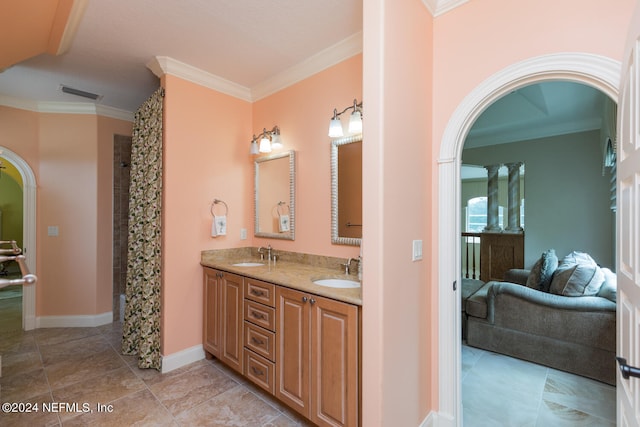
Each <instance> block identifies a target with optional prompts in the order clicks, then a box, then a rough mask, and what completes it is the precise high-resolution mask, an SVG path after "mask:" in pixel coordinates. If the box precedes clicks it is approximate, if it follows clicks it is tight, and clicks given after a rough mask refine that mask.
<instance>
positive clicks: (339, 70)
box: [244, 55, 367, 268]
mask: <svg viewBox="0 0 640 427" xmlns="http://www.w3.org/2000/svg"><path fill="white" fill-rule="evenodd" d="M354 98H356V99H357V100H358V102H360V101H362V55H356V56H354V57H352V58H349V59H347V60H345V61H343V62H341V63H339V64H337V65H335V66H333V67H331V68H329V69H327V70H324V71H322V72H320V73H318V74H315V75H313V76H311V77H309V78H307V79H305V80H303V81H301V82H298V83H296V84H294V85H292V86H290V87H288V88H285V89H283V90H281V91H279V92H277V93H275V94H273V95H271V96H268V97H266V98H264V99H261V100H259V101H256V102H255V103H254V104H253V127H252V129H251V132H249V133H248V134H247V135H246V136H245V138H244V141H245V142H246V143H245V144H244V145H246V150H247V152H248V150H249V144H248V143H249V140H250V137H251V134H254V133H255V134H258V133H260V132H262V129H263V128H267V129H271V128H272V127H273V126H274V125H278V126H279V127H280V132H281V136H282V142H283V144H284V148H283V150H292V149H293V150H295V151H296V175H297V176H296V212H295V215H296V217H295V227H296V229H295V233H296V234H295V235H296V239H295V240H294V241H291V240H276V239H265V238H254V239H253V244H254V245H255V246H265V245H267V244H271V246H273V247H274V248H276V250H278V249H280V250H285V251H295V252H303V253H309V254H316V255H328V256H335V257H342V258H349V257H356V256H358V253H359V249H358V247H355V246H345V245H334V244H332V243H331V162H330V161H331V139H330V138H329V137H328V136H327V133H328V131H329V119H330V118H331V117H332V115H333V109H334V108H337V109H338V111H342V110H343V109H344V108H345V107H348V106H349V105H353V99H354ZM363 102H364V103H363V110H364V119H363V122H366V121H367V100H366V99H365V100H364V101H363ZM344 116H348V113H345V114H344ZM366 143H367V142H366V140H365V142H364V144H366ZM336 268H339V267H338V266H337V267H336Z"/></svg>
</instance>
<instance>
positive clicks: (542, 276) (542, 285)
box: [527, 249, 558, 292]
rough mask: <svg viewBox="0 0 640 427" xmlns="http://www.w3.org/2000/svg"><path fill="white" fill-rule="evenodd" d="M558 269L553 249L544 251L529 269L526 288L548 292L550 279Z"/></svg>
mask: <svg viewBox="0 0 640 427" xmlns="http://www.w3.org/2000/svg"><path fill="white" fill-rule="evenodd" d="M556 268H558V257H557V256H556V251H555V250H554V249H549V250H546V251H544V252H543V253H542V256H541V257H540V259H539V260H538V261H536V263H535V264H534V265H533V268H531V273H529V277H527V287H528V288H533V289H536V290H538V291H542V292H549V286H550V285H551V278H552V277H553V273H554V272H555V271H556Z"/></svg>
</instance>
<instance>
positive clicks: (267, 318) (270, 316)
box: [244, 300, 276, 331]
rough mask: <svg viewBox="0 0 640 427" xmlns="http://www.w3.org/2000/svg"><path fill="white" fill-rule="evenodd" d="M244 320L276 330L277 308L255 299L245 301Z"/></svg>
mask: <svg viewBox="0 0 640 427" xmlns="http://www.w3.org/2000/svg"><path fill="white" fill-rule="evenodd" d="M244 320H246V321H249V322H251V323H253V324H256V325H258V326H262V327H263V328H265V329H269V330H270V331H275V330H276V329H275V327H276V310H275V309H274V308H272V307H267V306H266V305H262V304H258V303H256V302H253V301H247V300H245V301H244Z"/></svg>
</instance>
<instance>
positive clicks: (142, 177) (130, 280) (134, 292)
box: [122, 89, 164, 370]
mask: <svg viewBox="0 0 640 427" xmlns="http://www.w3.org/2000/svg"><path fill="white" fill-rule="evenodd" d="M163 96H164V91H163V89H158V90H157V91H156V92H155V93H154V94H153V95H151V97H150V98H149V99H148V100H147V101H146V102H145V103H144V104H142V106H140V108H138V111H136V113H135V116H134V123H133V135H132V142H131V172H130V173H131V178H130V179H131V180H130V185H129V234H128V238H129V242H128V250H127V288H126V293H125V294H126V300H125V311H124V323H123V326H122V331H123V336H122V353H123V354H128V355H138V357H139V359H138V367H140V368H155V369H158V370H159V369H160V368H161V365H162V359H161V353H160V296H161V286H162V280H161V255H162V247H161V237H162V233H161V231H162V227H161V226H162V224H161V212H162V98H163Z"/></svg>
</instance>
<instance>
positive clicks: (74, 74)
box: [0, 0, 604, 148]
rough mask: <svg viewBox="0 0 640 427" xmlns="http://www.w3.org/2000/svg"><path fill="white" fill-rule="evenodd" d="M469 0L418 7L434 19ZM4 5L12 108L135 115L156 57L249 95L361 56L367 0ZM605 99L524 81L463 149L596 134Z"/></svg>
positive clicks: (78, 0)
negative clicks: (26, 104) (74, 107)
mask: <svg viewBox="0 0 640 427" xmlns="http://www.w3.org/2000/svg"><path fill="white" fill-rule="evenodd" d="M466 1H467V0H423V3H424V4H425V6H426V8H427V9H428V10H429V12H430V13H431V14H432V15H434V16H435V17H436V19H437V17H438V16H439V15H441V14H443V13H446V12H447V11H449V10H451V9H452V8H454V7H457V6H459V5H460V4H462V3H464V2H466ZM2 11H3V13H2V14H0V38H1V39H2V40H17V41H19V42H17V43H13V44H11V43H3V44H2V45H1V46H0V69H3V71H0V104H5V105H9V104H10V103H8V102H7V100H15V99H19V100H26V101H33V102H37V103H39V105H40V104H42V103H87V102H91V103H94V104H96V105H99V106H106V107H109V108H113V109H119V110H123V111H125V112H133V111H135V110H136V109H137V108H138V106H139V105H140V104H142V102H144V100H145V99H146V98H148V97H149V95H150V94H151V93H152V92H153V91H154V90H155V89H157V87H158V86H159V80H158V78H157V77H156V75H155V74H154V72H152V70H151V69H153V66H152V65H150V64H151V63H152V62H154V60H155V61H157V58H160V57H162V58H170V59H171V60H172V61H175V63H178V64H182V65H185V64H186V65H188V66H190V67H192V68H193V69H194V70H195V69H197V70H199V71H200V72H202V73H205V74H207V75H209V76H212V77H215V78H216V79H219V80H221V81H224V82H229V83H230V84H233V85H236V86H237V87H240V88H244V89H246V93H248V94H249V95H248V96H247V97H246V98H247V99H248V100H250V101H253V100H256V99H259V98H260V97H261V96H266V94H269V90H271V92H274V91H275V90H278V89H281V88H282V87H285V86H286V85H287V84H291V83H293V82H294V81H295V80H296V79H298V80H299V79H301V78H305V77H307V76H308V75H311V74H313V73H314V72H318V71H320V70H321V69H322V68H323V67H324V68H326V67H328V66H330V65H333V64H334V63H336V62H338V61H340V60H344V59H346V58H347V57H348V56H351V55H353V54H355V53H358V52H361V51H362V22H363V21H362V0H322V1H319V0H306V1H300V0H270V1H268V2H266V1H258V0H233V1H229V0H181V1H174V0H135V1H131V0H108V1H100V0H5V1H4V2H3V6H2ZM345 45H347V46H349V49H346V50H345V48H344V46H345ZM335 52H337V55H338V56H336V55H335V54H334V53H335ZM328 53H331V55H329V54H328ZM332 55H333V56H332ZM340 55H342V57H341V56H340ZM331 61H333V62H331ZM301 64H306V65H305V67H302V68H301V67H300V66H301ZM301 69H303V70H304V73H306V75H304V74H302V75H301V74H300V70H301ZM291 70H297V74H296V73H292V72H291ZM154 71H156V72H157V70H154ZM274 82H276V83H277V85H276V84H274ZM267 83H269V84H267ZM61 85H66V86H70V87H72V88H75V89H79V90H82V91H85V92H90V93H94V94H97V95H99V98H98V99H97V100H96V101H92V100H88V99H86V98H82V97H78V96H76V95H71V94H67V93H63V92H62V91H61V90H60V88H61ZM265 88H267V89H265ZM603 99H604V95H603V94H602V93H600V92H598V91H597V90H594V89H592V88H590V87H588V86H585V85H580V84H574V83H561V82H549V83H540V84H535V85H532V86H527V87H525V88H522V89H519V90H517V91H515V92H513V93H511V94H509V95H507V96H505V97H504V98H502V99H500V100H498V101H496V102H495V103H494V104H493V105H491V106H490V107H489V108H488V109H487V110H486V111H485V112H484V113H483V114H482V116H481V117H480V118H479V119H478V120H477V122H476V123H475V124H474V126H473V128H472V129H471V131H470V133H469V136H468V138H467V141H466V143H465V148H470V147H479V146H484V145H491V144H496V143H505V142H511V141H515V140H523V139H532V138H536V137H542V136H549V135H550V134H561V133H569V132H575V131H580V130H590V129H595V128H597V127H599V123H600V120H601V116H602V110H601V109H602V103H603V102H602V100H603Z"/></svg>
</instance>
